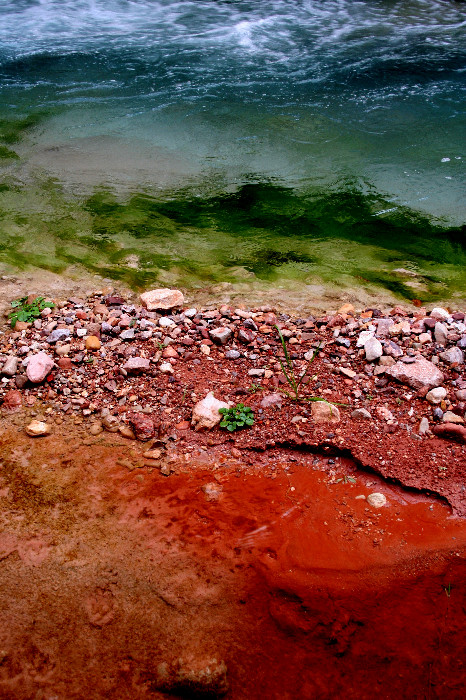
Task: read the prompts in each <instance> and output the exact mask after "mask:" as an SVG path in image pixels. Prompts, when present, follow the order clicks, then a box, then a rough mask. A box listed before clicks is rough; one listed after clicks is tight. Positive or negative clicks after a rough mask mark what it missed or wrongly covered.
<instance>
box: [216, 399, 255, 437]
mask: <svg viewBox="0 0 466 700" xmlns="http://www.w3.org/2000/svg"><path fill="white" fill-rule="evenodd" d="M218 412H219V413H221V414H222V415H223V420H222V422H221V423H220V427H221V428H226V429H227V430H229V431H230V433H232V432H233V431H234V430H238V428H246V427H251V426H252V425H254V412H253V410H252V408H250V407H249V406H245V405H244V403H239V404H237V405H236V406H233V407H232V408H219V409H218Z"/></svg>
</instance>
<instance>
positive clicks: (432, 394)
mask: <svg viewBox="0 0 466 700" xmlns="http://www.w3.org/2000/svg"><path fill="white" fill-rule="evenodd" d="M446 395H447V390H446V389H445V388H444V387H443V386H437V387H435V389H431V390H430V391H428V392H427V394H426V399H427V401H428V402H429V403H431V404H432V405H434V406H435V405H436V404H438V403H441V402H442V401H443V399H444V398H445V396H446Z"/></svg>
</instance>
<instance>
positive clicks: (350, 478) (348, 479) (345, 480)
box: [333, 474, 356, 484]
mask: <svg viewBox="0 0 466 700" xmlns="http://www.w3.org/2000/svg"><path fill="white" fill-rule="evenodd" d="M333 483H334V484H355V483H356V479H355V478H354V476H346V474H345V476H343V477H341V479H337V480H336V481H334V482H333Z"/></svg>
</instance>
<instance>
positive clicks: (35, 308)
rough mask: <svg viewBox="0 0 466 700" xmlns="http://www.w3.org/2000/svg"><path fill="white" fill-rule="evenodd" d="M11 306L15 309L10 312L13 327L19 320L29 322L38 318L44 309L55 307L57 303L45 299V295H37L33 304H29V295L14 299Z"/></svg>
mask: <svg viewBox="0 0 466 700" xmlns="http://www.w3.org/2000/svg"><path fill="white" fill-rule="evenodd" d="M11 306H12V308H13V309H15V311H12V312H11V313H10V322H11V327H12V328H14V327H15V325H16V322H17V321H25V322H26V323H29V322H30V321H33V320H34V319H35V318H38V317H39V316H40V314H41V311H43V310H44V309H53V308H54V306H55V304H54V303H53V302H51V301H45V299H44V297H36V298H35V299H34V301H33V302H32V303H31V304H28V297H21V299H16V300H15V301H12V302H11Z"/></svg>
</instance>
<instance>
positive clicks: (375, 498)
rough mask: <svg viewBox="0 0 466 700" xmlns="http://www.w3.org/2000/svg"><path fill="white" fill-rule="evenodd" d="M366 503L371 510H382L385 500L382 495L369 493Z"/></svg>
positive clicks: (385, 503)
mask: <svg viewBox="0 0 466 700" xmlns="http://www.w3.org/2000/svg"><path fill="white" fill-rule="evenodd" d="M366 501H367V502H368V503H369V505H370V506H372V507H373V508H383V506H385V505H387V499H386V497H385V496H384V494H383V493H370V494H369V495H368V496H367V498H366Z"/></svg>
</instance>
